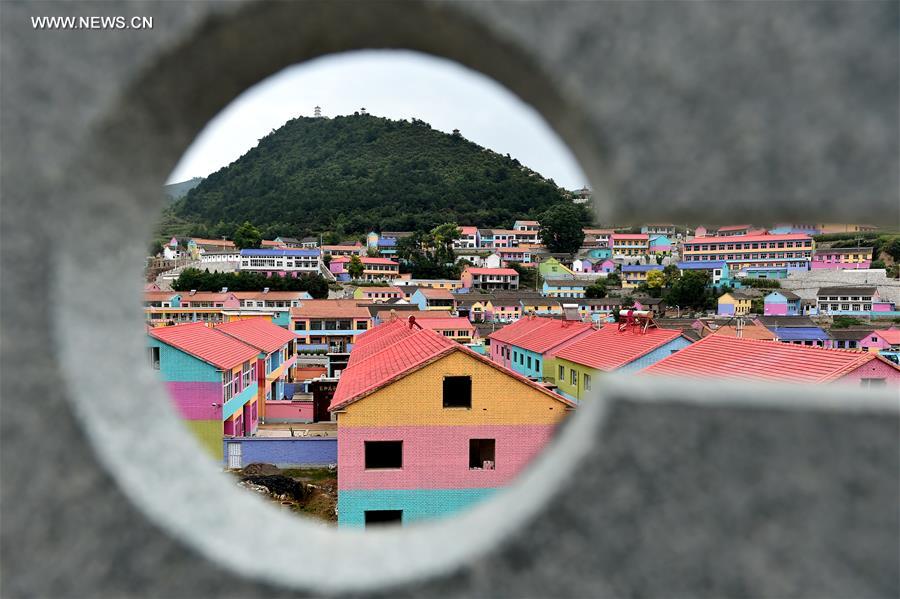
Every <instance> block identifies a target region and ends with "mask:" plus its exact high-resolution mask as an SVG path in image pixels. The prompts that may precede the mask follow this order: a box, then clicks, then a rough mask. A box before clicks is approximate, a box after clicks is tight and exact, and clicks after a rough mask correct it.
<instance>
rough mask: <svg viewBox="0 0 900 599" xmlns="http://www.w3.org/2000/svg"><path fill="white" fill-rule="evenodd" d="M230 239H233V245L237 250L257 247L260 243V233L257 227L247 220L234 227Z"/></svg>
mask: <svg viewBox="0 0 900 599" xmlns="http://www.w3.org/2000/svg"><path fill="white" fill-rule="evenodd" d="M232 239H233V240H234V247H236V248H237V249H239V250H242V249H244V248H258V247H260V246H261V245H262V235H261V234H260V232H259V229H257V228H256V227H254V226H253V225H252V224H250V222H249V221H244V224H243V225H241V226H240V227H238V228H237V229H235V231H234V234H233V235H232Z"/></svg>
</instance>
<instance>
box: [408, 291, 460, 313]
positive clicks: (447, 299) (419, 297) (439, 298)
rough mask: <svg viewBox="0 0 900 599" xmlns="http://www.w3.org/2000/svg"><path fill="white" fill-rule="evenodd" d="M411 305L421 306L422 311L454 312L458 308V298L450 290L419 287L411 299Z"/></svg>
mask: <svg viewBox="0 0 900 599" xmlns="http://www.w3.org/2000/svg"><path fill="white" fill-rule="evenodd" d="M409 301H410V303H411V304H415V305H417V306H419V309H420V310H441V311H444V312H449V311H452V310H454V309H455V308H456V298H455V297H454V295H453V294H452V293H450V290H449V289H435V288H433V287H419V288H418V289H417V290H416V291H415V293H413V294H412V296H411V297H410V300H409Z"/></svg>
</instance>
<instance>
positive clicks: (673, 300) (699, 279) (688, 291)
mask: <svg viewBox="0 0 900 599" xmlns="http://www.w3.org/2000/svg"><path fill="white" fill-rule="evenodd" d="M708 283H709V274H707V273H705V272H702V271H699V270H689V271H686V272H685V273H684V274H683V275H681V278H680V279H679V280H678V281H676V282H675V284H674V285H672V287H671V288H670V289H669V293H668V294H667V295H666V303H667V304H668V305H670V306H681V308H694V309H697V310H702V309H704V308H706V306H707V304H708V303H709V294H708V290H707V284H708Z"/></svg>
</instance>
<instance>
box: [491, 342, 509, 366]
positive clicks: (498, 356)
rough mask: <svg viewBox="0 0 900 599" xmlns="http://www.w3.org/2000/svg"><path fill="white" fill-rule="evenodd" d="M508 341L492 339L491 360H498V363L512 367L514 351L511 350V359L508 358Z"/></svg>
mask: <svg viewBox="0 0 900 599" xmlns="http://www.w3.org/2000/svg"><path fill="white" fill-rule="evenodd" d="M508 347H509V344H508V343H503V342H502V341H493V340H492V341H491V360H493V361H494V362H496V363H497V364H501V365H503V366H506V367H507V368H512V352H510V359H509V360H507V359H506V356H505V355H504V349H503V348H508Z"/></svg>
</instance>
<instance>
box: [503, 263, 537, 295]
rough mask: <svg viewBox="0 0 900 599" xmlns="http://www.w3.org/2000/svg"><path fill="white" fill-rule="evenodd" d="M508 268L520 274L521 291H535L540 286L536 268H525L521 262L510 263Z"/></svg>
mask: <svg viewBox="0 0 900 599" xmlns="http://www.w3.org/2000/svg"><path fill="white" fill-rule="evenodd" d="M508 266H509V267H510V268H511V269H513V270H514V271H516V272H517V273H519V288H520V289H535V288H537V286H538V283H539V281H538V277H539V275H538V270H537V269H536V268H529V267H527V266H523V265H522V264H520V263H519V262H510V263H509V264H508Z"/></svg>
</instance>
